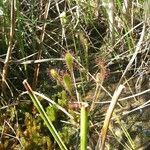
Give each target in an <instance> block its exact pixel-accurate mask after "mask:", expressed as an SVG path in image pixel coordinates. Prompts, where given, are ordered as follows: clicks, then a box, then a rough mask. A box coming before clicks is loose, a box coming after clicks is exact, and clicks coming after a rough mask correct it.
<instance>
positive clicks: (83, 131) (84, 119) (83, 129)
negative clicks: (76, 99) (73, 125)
mask: <svg viewBox="0 0 150 150" xmlns="http://www.w3.org/2000/svg"><path fill="white" fill-rule="evenodd" d="M81 105H82V106H81V115H80V117H81V118H80V121H81V122H80V136H81V137H80V142H81V143H80V144H81V145H80V150H86V149H87V130H88V110H87V108H88V104H87V103H82V104H81Z"/></svg>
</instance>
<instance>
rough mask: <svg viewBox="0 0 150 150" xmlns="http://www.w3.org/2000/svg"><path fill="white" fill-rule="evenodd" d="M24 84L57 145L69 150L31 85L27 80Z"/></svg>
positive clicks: (62, 149)
mask: <svg viewBox="0 0 150 150" xmlns="http://www.w3.org/2000/svg"><path fill="white" fill-rule="evenodd" d="M23 84H24V86H25V88H26V90H27V91H28V93H29V96H30V98H31V99H32V101H33V103H34V105H35V107H36V108H37V110H38V112H39V113H40V115H41V117H42V119H43V120H44V122H45V124H46V126H47V127H48V129H49V131H50V132H51V134H52V135H53V137H54V139H55V140H56V142H57V144H58V145H59V147H60V149H61V150H67V148H66V146H65V144H64V143H63V141H62V139H61V138H60V136H59V135H58V133H57V131H56V129H55V127H54V126H53V124H52V122H51V121H50V120H49V118H48V116H47V114H46V112H45V110H44V108H43V107H42V105H41V103H40V102H39V100H38V98H37V97H36V96H35V94H34V92H33V90H32V89H31V87H30V85H29V84H28V82H27V81H26V80H24V81H23Z"/></svg>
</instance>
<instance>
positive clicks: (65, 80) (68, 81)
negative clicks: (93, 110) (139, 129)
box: [63, 74, 72, 94]
mask: <svg viewBox="0 0 150 150" xmlns="http://www.w3.org/2000/svg"><path fill="white" fill-rule="evenodd" d="M63 85H64V87H65V89H66V90H67V91H68V92H69V94H71V92H72V80H71V77H70V75H69V74H65V75H64V76H63Z"/></svg>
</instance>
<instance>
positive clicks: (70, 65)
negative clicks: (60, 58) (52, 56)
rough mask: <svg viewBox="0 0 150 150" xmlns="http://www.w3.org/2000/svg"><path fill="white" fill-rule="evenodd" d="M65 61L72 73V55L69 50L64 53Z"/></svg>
mask: <svg viewBox="0 0 150 150" xmlns="http://www.w3.org/2000/svg"><path fill="white" fill-rule="evenodd" d="M65 61H66V65H67V68H68V69H69V71H70V72H71V73H72V71H73V57H72V55H71V54H70V53H69V52H68V53H66V55H65Z"/></svg>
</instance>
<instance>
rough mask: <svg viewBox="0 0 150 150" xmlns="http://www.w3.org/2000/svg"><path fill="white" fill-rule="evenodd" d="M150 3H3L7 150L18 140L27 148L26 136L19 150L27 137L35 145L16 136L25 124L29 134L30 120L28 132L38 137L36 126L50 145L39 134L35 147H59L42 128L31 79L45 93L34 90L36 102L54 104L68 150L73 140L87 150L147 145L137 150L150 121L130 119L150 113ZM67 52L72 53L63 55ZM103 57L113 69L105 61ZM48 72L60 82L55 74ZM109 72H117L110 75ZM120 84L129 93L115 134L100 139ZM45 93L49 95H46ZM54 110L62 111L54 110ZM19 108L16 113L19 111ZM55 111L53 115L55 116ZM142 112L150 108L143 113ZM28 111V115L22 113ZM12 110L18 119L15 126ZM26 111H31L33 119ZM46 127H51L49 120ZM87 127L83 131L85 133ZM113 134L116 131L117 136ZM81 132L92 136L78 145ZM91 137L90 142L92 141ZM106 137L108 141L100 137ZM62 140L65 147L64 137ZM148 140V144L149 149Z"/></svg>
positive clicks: (0, 42)
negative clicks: (24, 82)
mask: <svg viewBox="0 0 150 150" xmlns="http://www.w3.org/2000/svg"><path fill="white" fill-rule="evenodd" d="M148 6H149V2H148V0H147V1H142V0H139V1H125V0H124V1H120V0H116V1H112V0H107V1H94V0H91V1H89V0H88V1H85V0H82V1H81V0H78V1H77V0H73V1H72V0H69V1H68V0H67V1H64V0H62V1H59V2H56V1H47V2H44V1H42V0H41V1H38V0H35V1H31V2H29V1H27V0H24V1H23V2H17V3H16V0H12V1H11V2H7V1H1V2H0V12H2V13H1V14H2V15H1V14H0V49H1V51H0V63H1V64H0V67H1V76H0V77H1V80H0V81H1V82H2V84H1V88H0V90H1V91H0V92H1V97H0V99H1V101H0V111H1V116H2V117H1V119H0V127H1V128H0V131H1V141H2V144H1V146H2V147H3V148H7V149H9V147H7V146H8V145H11V144H10V143H15V142H16V139H17V142H18V141H19V143H20V141H21V143H22V139H23V143H22V145H21V144H18V147H19V146H27V145H26V144H27V143H26V138H27V137H29V138H30V139H31V141H32V140H33V139H32V137H31V136H26V135H24V134H21V136H20V137H17V136H16V137H14V133H15V130H16V126H17V127H18V126H21V129H22V128H23V127H24V126H23V122H24V120H28V121H27V122H28V123H26V128H27V130H26V132H27V134H31V133H30V132H29V130H28V129H29V128H30V129H31V130H33V128H34V129H35V130H34V132H39V133H41V132H42V134H41V135H42V136H43V137H44V138H45V142H44V138H42V139H41V141H40V140H39V139H40V136H41V135H40V134H38V133H37V134H35V137H36V138H35V139H36V140H37V141H36V142H33V143H34V144H35V145H37V144H38V141H39V143H40V147H42V142H43V143H50V145H51V146H52V147H53V148H54V149H57V146H56V145H55V142H53V141H51V140H50V138H49V137H48V138H47V134H45V132H44V131H41V130H39V128H40V129H41V127H39V126H38V124H37V123H33V122H34V117H35V118H36V113H33V112H32V111H31V110H32V109H34V107H33V106H32V103H30V101H28V100H27V97H26V96H25V95H24V87H23V86H22V80H23V79H25V78H27V79H28V80H29V81H30V82H31V85H32V89H34V90H35V91H37V92H33V93H32V94H33V95H32V98H33V97H34V95H37V97H39V98H40V99H46V100H47V101H48V102H49V103H50V104H47V101H46V102H45V103H42V105H43V107H45V109H46V108H47V112H48V114H49V115H50V116H51V117H49V119H50V118H51V120H52V121H53V123H54V124H55V125H56V128H57V131H58V132H57V136H58V135H59V136H60V137H61V138H62V140H61V141H60V143H61V144H60V147H63V146H64V144H63V143H65V144H67V146H68V147H69V148H71V149H77V148H79V147H80V146H81V149H86V148H87V147H89V148H91V149H95V145H96V143H97V142H98V140H99V141H100V140H102V141H103V142H102V145H103V148H104V147H105V148H107V147H111V148H112V149H119V148H120V147H121V146H123V147H124V148H129V149H130V148H131V149H136V148H137V147H140V145H138V146H137V147H136V145H137V141H136V138H135V137H134V136H133V135H132V132H133V131H132V130H133V128H134V127H135V126H136V124H139V122H142V126H141V127H142V128H143V126H144V128H146V127H147V125H146V121H140V119H141V118H143V116H142V117H138V119H139V120H138V119H135V118H136V117H133V119H130V117H131V118H132V115H133V116H138V115H145V114H146V113H145V111H146V108H148V107H149V100H148V99H147V97H148V96H145V95H148V92H149V87H148V82H149V80H148V76H149V71H148V70H149V44H150V43H149V32H148V31H149V29H150V24H149V11H148ZM64 51H65V52H66V53H65V54H64V56H63V58H61V56H62V54H63V52H64ZM73 54H74V55H73ZM101 58H102V59H101ZM97 60H99V62H97ZM103 60H104V61H105V64H104V63H102V62H104V61H103ZM47 70H48V74H50V75H51V77H52V78H49V76H47V73H46V72H47ZM108 70H109V71H108ZM108 72H110V73H109V75H108V77H107V78H105V77H106V75H107V73H108ZM56 82H57V83H56ZM120 84H122V85H124V86H125V87H126V92H122V94H121V95H120V97H121V98H120V99H118V101H119V103H117V104H116V105H115V108H114V114H113V115H112V116H111V115H110V116H109V125H110V124H111V128H110V127H109V128H108V124H107V132H105V134H104V132H101V137H100V136H99V134H100V131H104V127H102V124H103V121H104V120H105V121H104V122H105V123H104V125H106V119H107V120H108V118H107V117H108V115H107V113H106V112H107V110H110V108H108V104H109V103H111V101H110V100H111V99H112V95H113V94H114V91H115V89H117V88H118V87H119V86H120ZM43 91H44V94H47V96H44V95H43V94H40V93H41V92H43ZM143 93H144V94H143ZM115 94H116V93H115ZM141 95H142V96H141ZM48 97H50V98H52V99H53V100H51V99H50V98H48ZM87 97H88V99H87ZM34 99H36V98H35V97H34ZM145 101H146V102H145ZM82 102H85V103H88V105H89V108H90V110H89V112H88V115H89V123H88V121H87V112H86V110H84V111H82V109H83V107H82ZM20 105H23V106H24V107H26V106H28V105H29V107H30V108H31V110H29V109H24V107H20ZM40 106H41V105H40ZM53 106H55V107H57V108H58V109H54V108H55V107H53ZM110 106H111V104H110ZM80 107H81V113H80ZM12 108H13V109H16V110H15V113H14V111H13V109H12ZM132 108H134V109H132ZM130 109H131V110H130ZM3 110H6V113H3ZM50 110H52V112H53V113H50ZM138 110H142V112H143V114H142V113H139V112H138ZM60 111H62V112H63V114H61V113H60ZM20 112H22V113H21V114H22V115H21V116H20V115H18V114H20ZM39 112H41V111H40V110H39ZM83 112H84V113H83ZM140 112H141V111H140ZM9 113H12V114H13V115H12V116H13V117H12V118H11V121H10V120H9V117H8V116H9V115H10V114H9ZM59 113H60V114H59ZM82 113H83V114H84V115H83V116H84V117H82ZM23 114H28V117H27V116H25V115H23ZM7 115H8V116H7ZM55 115H57V116H55ZM105 115H106V117H105ZM30 116H32V117H33V122H31V123H33V124H34V125H33V128H32V127H31V126H30V124H29V122H30V120H32V117H31V118H30ZM80 117H81V118H82V119H81V122H80V119H79V118H80ZM27 118H30V119H27ZM47 119H48V118H47ZM4 120H5V121H6V120H7V122H9V121H10V122H9V127H10V126H12V127H11V131H10V130H7V129H6V126H5V125H4V124H5V123H4V122H5V121H4ZM20 120H21V121H20ZM83 120H84V121H83ZM110 120H111V121H110ZM114 120H117V123H116V122H115V123H114ZM131 120H132V121H131ZM147 120H148V119H147ZM46 122H47V123H49V122H48V121H47V120H46ZM83 122H84V123H83ZM122 122H123V123H124V125H122ZM60 123H61V125H60ZM80 123H81V125H80ZM82 123H83V124H82ZM58 124H59V125H60V126H59V125H58ZM116 124H117V125H116ZM82 125H83V128H82V130H80V126H82ZM40 126H42V125H40ZM116 126H117V128H118V131H121V134H120V135H121V137H118V136H117V135H115V134H114V132H115V127H116ZM87 128H88V131H89V133H87ZM93 128H94V129H93ZM135 128H136V127H135ZM12 129H13V130H12ZM130 129H131V130H130ZM110 130H111V131H112V132H109V131H110ZM12 131H13V132H12ZM67 131H68V133H67ZM70 131H72V133H71V132H70ZM143 131H145V130H144V129H142V130H141V134H142V135H139V134H138V132H137V130H134V132H136V136H137V137H140V136H142V138H141V139H144V140H145V141H144V142H146V140H147V137H146V136H145V133H144V132H143ZM80 132H81V134H82V133H83V135H84V138H83V139H82V138H81V141H79V140H78V139H79V135H80ZM86 133H87V134H88V136H89V140H87V137H86V136H85V135H86ZM8 134H9V135H8ZM106 134H107V137H106ZM4 135H5V136H4ZM10 135H11V136H13V140H11V138H9V137H10ZM6 136H8V140H7V144H6V142H3V141H4V140H5V139H7V138H6ZM22 137H23V138H22ZM65 137H66V139H65ZM99 137H100V138H101V139H98V138H99ZM114 137H115V138H114ZM56 139H57V140H56V141H57V142H58V141H59V138H58V137H57V138H56ZM63 139H64V140H63ZM104 139H105V140H104ZM64 141H65V142H64ZM72 141H73V142H72ZM104 141H105V142H104ZM51 142H52V143H51ZM144 142H143V141H141V144H143V143H144ZM72 143H73V144H72ZM104 143H105V144H104ZM114 143H116V144H114ZM5 144H6V145H7V146H6V147H5ZM14 145H15V144H14ZM43 145H45V144H43ZM104 145H105V146H104ZM28 146H29V145H28ZM47 146H48V145H47ZM51 146H49V147H51ZM43 147H44V146H43ZM43 147H42V148H43ZM19 148H20V147H19ZM64 148H65V146H64Z"/></svg>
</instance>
